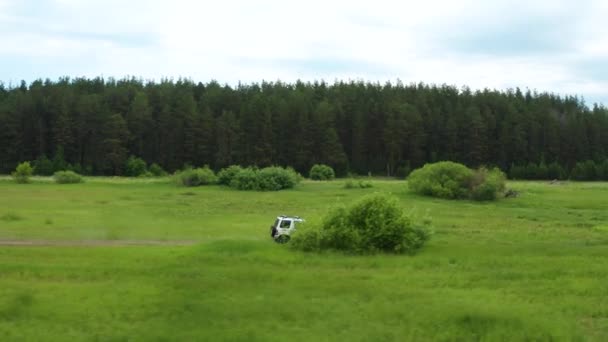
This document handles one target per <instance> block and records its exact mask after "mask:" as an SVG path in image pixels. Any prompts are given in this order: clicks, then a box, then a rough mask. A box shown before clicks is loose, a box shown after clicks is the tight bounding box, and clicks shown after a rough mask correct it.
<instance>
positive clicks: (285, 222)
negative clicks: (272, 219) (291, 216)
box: [281, 220, 291, 228]
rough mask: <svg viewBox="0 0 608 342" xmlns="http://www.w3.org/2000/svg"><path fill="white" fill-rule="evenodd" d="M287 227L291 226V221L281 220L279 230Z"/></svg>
mask: <svg viewBox="0 0 608 342" xmlns="http://www.w3.org/2000/svg"><path fill="white" fill-rule="evenodd" d="M289 226H291V221H290V220H283V221H282V222H281V228H289Z"/></svg>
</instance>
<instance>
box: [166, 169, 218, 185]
mask: <svg viewBox="0 0 608 342" xmlns="http://www.w3.org/2000/svg"><path fill="white" fill-rule="evenodd" d="M174 177H175V182H176V183H177V184H178V185H183V186H201V185H210V184H215V183H216V182H217V177H216V176H215V173H214V172H213V170H211V169H210V168H209V167H208V166H205V167H202V168H197V169H186V170H183V171H181V172H178V173H176V174H175V176H174Z"/></svg>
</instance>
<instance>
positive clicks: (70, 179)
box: [53, 171, 84, 184]
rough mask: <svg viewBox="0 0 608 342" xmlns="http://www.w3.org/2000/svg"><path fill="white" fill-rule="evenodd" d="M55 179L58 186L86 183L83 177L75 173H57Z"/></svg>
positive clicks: (54, 175)
mask: <svg viewBox="0 0 608 342" xmlns="http://www.w3.org/2000/svg"><path fill="white" fill-rule="evenodd" d="M53 179H54V180H55V183H58V184H74V183H82V182H83V181H84V179H83V178H82V176H81V175H79V174H77V173H76V172H74V171H57V172H55V173H54V174H53Z"/></svg>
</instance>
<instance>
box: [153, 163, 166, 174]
mask: <svg viewBox="0 0 608 342" xmlns="http://www.w3.org/2000/svg"><path fill="white" fill-rule="evenodd" d="M149 171H150V173H151V174H152V175H153V176H154V177H163V176H166V175H167V172H166V171H165V170H163V168H162V167H161V166H160V165H158V164H156V163H153V164H152V165H150V168H149Z"/></svg>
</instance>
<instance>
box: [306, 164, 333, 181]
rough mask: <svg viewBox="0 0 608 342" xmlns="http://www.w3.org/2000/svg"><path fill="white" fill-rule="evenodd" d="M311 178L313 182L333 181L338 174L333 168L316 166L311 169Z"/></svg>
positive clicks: (323, 165)
mask: <svg viewBox="0 0 608 342" xmlns="http://www.w3.org/2000/svg"><path fill="white" fill-rule="evenodd" d="M309 177H310V179H313V180H332V179H334V178H335V177H336V174H335V173H334V169H332V168H331V166H328V165H325V164H315V165H313V166H312V167H311V168H310V172H309Z"/></svg>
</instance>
